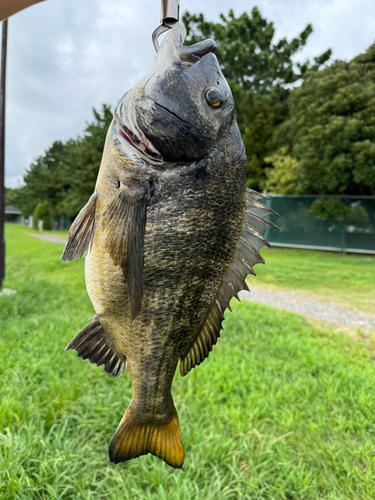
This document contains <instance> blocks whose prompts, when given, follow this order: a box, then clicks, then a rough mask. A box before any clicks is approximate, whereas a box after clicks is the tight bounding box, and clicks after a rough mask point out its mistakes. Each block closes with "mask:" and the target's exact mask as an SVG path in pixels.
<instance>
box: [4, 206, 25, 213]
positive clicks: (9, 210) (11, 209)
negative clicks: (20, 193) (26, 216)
mask: <svg viewBox="0 0 375 500" xmlns="http://www.w3.org/2000/svg"><path fill="white" fill-rule="evenodd" d="M5 213H6V214H14V215H22V212H21V210H20V209H19V208H17V207H15V206H13V205H7V206H6V207H5Z"/></svg>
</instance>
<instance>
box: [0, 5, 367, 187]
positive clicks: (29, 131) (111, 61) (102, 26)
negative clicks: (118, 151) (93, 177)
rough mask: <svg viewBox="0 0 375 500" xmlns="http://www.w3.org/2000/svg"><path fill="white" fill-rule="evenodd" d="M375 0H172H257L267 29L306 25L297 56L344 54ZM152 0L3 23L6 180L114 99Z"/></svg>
mask: <svg viewBox="0 0 375 500" xmlns="http://www.w3.org/2000/svg"><path fill="white" fill-rule="evenodd" d="M373 1H374V0H356V1H355V2H353V1H352V0H307V1H306V2H301V1H300V0H278V1H275V0H257V1H253V0H250V1H245V0H205V1H204V2H202V1H201V0H189V1H186V0H181V1H180V4H181V10H182V11H184V10H186V9H188V10H189V11H190V12H195V13H198V12H203V13H204V14H205V15H206V17H207V19H209V20H215V19H216V18H217V17H218V15H219V13H221V12H223V13H227V12H228V10H229V9H230V8H233V9H234V11H235V13H236V14H237V15H238V14H241V13H242V12H244V11H245V10H247V11H250V10H251V9H252V8H253V6H255V5H256V6H257V7H258V8H259V9H260V11H261V14H262V15H263V16H264V17H266V18H267V19H268V20H272V21H273V22H274V25H275V28H276V37H277V38H281V37H284V36H286V37H288V38H289V39H290V38H293V37H294V36H296V35H298V34H299V33H300V32H301V31H302V30H303V29H304V28H305V26H306V24H308V23H312V25H313V28H314V33H313V34H312V35H311V37H310V39H309V42H308V44H307V46H306V47H305V48H304V50H303V52H301V55H300V56H299V57H298V59H304V58H307V57H310V58H312V57H313V56H316V55H318V54H321V53H322V52H324V51H325V50H326V49H328V48H331V49H332V50H333V58H334V59H345V60H349V59H351V58H352V57H354V56H355V55H357V54H359V53H360V52H363V51H364V50H365V49H366V48H367V47H368V46H369V45H370V44H371V43H373V42H374V40H375V9H374V4H373ZM159 11H160V0H137V1H134V0H132V1H130V0H47V1H46V2H42V3H40V4H37V5H35V6H33V7H30V8H29V9H26V10H25V11H23V12H20V13H18V14H16V15H15V16H12V17H11V18H10V19H9V26H8V65H7V104H6V113H7V115H6V158H5V168H6V176H5V178H6V181H5V184H6V186H8V187H16V186H17V185H18V183H19V182H22V176H23V174H24V172H25V170H26V169H27V168H28V166H29V165H30V163H31V162H32V161H33V159H34V158H36V157H37V156H39V155H40V154H43V152H44V151H45V149H47V148H48V147H49V146H50V145H51V144H52V142H53V141H55V140H62V141H65V140H67V139H69V138H72V137H76V136H77V135H79V134H81V133H82V131H83V129H84V127H85V123H86V122H87V121H90V120H91V118H92V111H91V110H92V107H97V108H98V107H100V105H101V104H102V103H108V104H111V105H115V104H116V102H117V101H118V100H119V99H120V97H121V96H122V95H123V94H124V93H125V92H126V91H127V90H128V89H129V88H131V87H132V86H133V85H134V83H136V82H137V81H138V80H139V79H140V78H141V77H142V76H143V75H144V74H145V73H147V72H148V70H149V68H150V67H151V65H152V63H153V60H154V55H155V52H154V48H153V46H152V42H151V33H152V31H153V30H154V29H155V28H156V26H157V25H158V24H159Z"/></svg>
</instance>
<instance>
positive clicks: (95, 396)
mask: <svg viewBox="0 0 375 500" xmlns="http://www.w3.org/2000/svg"><path fill="white" fill-rule="evenodd" d="M26 232H27V231H25V229H24V228H19V227H15V226H10V227H9V226H8V227H7V251H8V267H7V279H6V283H5V286H6V287H7V288H13V289H16V290H18V293H17V294H16V295H13V296H1V297H0V321H1V337H0V372H1V374H0V392H1V396H2V397H1V403H0V498H1V499H6V500H8V499H11V500H13V499H17V500H31V499H32V500H34V499H62V500H76V499H78V500H81V499H85V500H86V499H87V500H88V499H98V500H99V499H100V500H104V499H106V500H118V499H120V498H121V499H126V500H128V499H133V498H136V499H142V500H143V499H155V500H156V499H158V500H159V499H168V500H169V499H171V500H172V499H176V498H178V499H179V500H180V499H181V500H188V499H205V500H206V499H212V500H214V499H215V500H216V499H238V498H244V499H249V500H250V499H251V500H261V499H262V500H266V499H267V500H271V499H272V500H274V499H277V500H278V499H287V500H291V499H311V500H312V499H314V500H315V499H318V498H322V499H329V500H333V499H349V498H350V499H354V498H355V499H356V498H358V499H364V500H369V499H373V498H374V496H375V482H374V476H375V421H374V416H373V409H374V407H375V392H374V390H373V388H374V385H375V364H374V363H373V360H372V358H371V354H370V351H369V350H368V349H367V347H368V346H367V344H366V342H367V341H365V340H363V342H354V341H353V340H351V339H349V338H348V337H346V336H345V335H343V334H340V333H339V334H334V333H332V331H331V330H329V329H314V328H313V327H312V326H311V325H310V324H309V323H307V322H306V321H305V320H304V319H303V318H301V317H300V316H298V315H295V314H292V313H287V312H284V311H277V310H272V309H270V308H267V307H265V306H260V305H256V304H252V303H246V302H243V303H241V304H239V305H236V304H234V306H235V307H234V312H233V313H230V314H227V315H226V318H227V319H226V321H225V323H224V325H225V329H224V332H223V334H222V338H221V339H220V341H219V344H218V346H217V347H215V348H214V352H213V353H211V354H210V356H209V358H208V360H206V361H205V362H204V363H203V364H202V365H201V366H199V367H198V368H196V369H195V370H193V371H192V372H191V373H190V374H188V375H187V377H185V378H181V377H180V376H179V375H176V379H175V381H174V386H173V394H174V399H175V403H176V407H177V409H178V412H179V416H180V422H181V431H182V437H183V441H184V445H185V450H186V460H185V465H184V468H183V470H173V469H171V468H170V467H168V466H167V465H166V464H165V463H163V462H162V461H160V460H158V459H156V458H155V457H152V456H146V457H141V458H139V459H136V460H132V461H130V462H128V463H126V464H119V465H113V464H110V463H109V462H108V459H107V447H108V443H109V440H110V438H111V436H112V434H113V432H114V430H115V429H116V427H117V424H118V422H119V420H120V419H121V417H122V415H123V412H124V410H125V409H126V407H127V404H128V402H129V400H130V397H131V389H130V380H129V375H128V374H125V376H124V377H122V378H120V379H113V378H111V377H110V376H109V375H107V374H106V373H105V372H104V371H103V370H102V368H97V367H95V366H93V365H91V364H90V363H89V362H87V361H82V360H81V359H80V358H77V357H76V356H75V355H74V353H73V352H68V353H64V347H65V345H66V344H67V343H68V342H69V341H70V339H71V338H72V336H73V335H74V334H75V333H76V332H77V331H78V330H79V329H80V328H81V327H82V326H83V325H84V324H86V322H87V318H89V317H90V316H91V315H92V314H93V310H92V306H91V304H90V302H89V300H88V298H87V294H86V291H85V287H84V278H83V262H82V261H75V262H72V263H69V264H61V263H60V256H61V251H62V245H57V244H50V243H47V242H43V241H40V240H37V239H34V238H31V237H28V236H26V234H25V233H26ZM271 256H272V258H269V259H268V260H269V261H270V265H269V269H271V267H272V266H274V267H275V268H276V270H275V272H276V273H278V272H279V273H280V268H281V266H280V265H279V266H278V265H277V259H276V254H271V253H270V255H269V257H271ZM273 260H274V262H272V261H273ZM259 267H260V266H258V267H257V270H259ZM288 286H290V285H288Z"/></svg>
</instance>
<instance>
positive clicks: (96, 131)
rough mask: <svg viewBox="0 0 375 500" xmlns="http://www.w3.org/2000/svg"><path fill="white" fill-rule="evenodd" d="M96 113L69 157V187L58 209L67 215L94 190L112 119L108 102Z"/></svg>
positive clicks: (75, 212) (75, 211) (78, 207)
mask: <svg viewBox="0 0 375 500" xmlns="http://www.w3.org/2000/svg"><path fill="white" fill-rule="evenodd" d="M93 114H94V118H95V120H94V121H93V122H92V123H89V124H88V125H87V127H86V129H85V134H84V136H83V137H82V138H79V139H77V140H76V146H75V148H74V150H73V153H72V154H71V155H69V160H68V161H67V168H66V173H67V176H68V178H69V189H68V191H67V194H66V196H64V198H63V200H62V201H61V202H60V203H59V205H58V209H59V211H60V212H61V213H63V214H64V215H67V216H68V217H74V216H76V215H77V214H78V212H79V211H80V210H81V208H82V207H83V206H84V205H85V204H86V203H87V201H88V199H89V198H90V196H91V195H92V193H93V192H94V189H95V183H96V178H97V177H98V172H99V167H100V162H101V159H102V155H103V149H104V143H105V138H106V136H107V132H108V128H109V125H110V123H111V121H112V119H113V113H112V111H111V108H110V106H108V105H106V104H103V106H102V109H101V112H98V111H96V110H95V109H93Z"/></svg>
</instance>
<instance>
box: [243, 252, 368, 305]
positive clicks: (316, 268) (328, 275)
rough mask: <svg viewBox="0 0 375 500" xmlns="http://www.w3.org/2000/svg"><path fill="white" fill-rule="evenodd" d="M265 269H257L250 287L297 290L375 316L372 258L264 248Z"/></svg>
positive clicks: (262, 267) (261, 267) (251, 279)
mask: <svg viewBox="0 0 375 500" xmlns="http://www.w3.org/2000/svg"><path fill="white" fill-rule="evenodd" d="M262 255H263V257H264V258H265V260H266V262H267V265H266V266H257V268H256V273H257V275H258V276H257V278H256V279H255V280H254V279H253V278H250V279H249V285H250V287H251V286H254V287H258V286H265V287H270V288H285V289H293V290H295V289H299V290H301V291H302V292H303V293H314V294H318V295H320V296H321V298H322V299H325V300H330V301H332V302H337V303H340V304H341V305H343V306H344V307H348V308H350V309H359V310H362V311H365V312H369V313H372V314H375V300H374V297H375V256H364V255H342V254H340V253H334V252H321V251H311V250H296V249H289V248H264V249H263V250H262Z"/></svg>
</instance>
